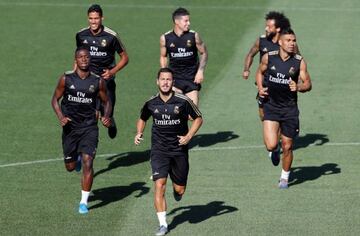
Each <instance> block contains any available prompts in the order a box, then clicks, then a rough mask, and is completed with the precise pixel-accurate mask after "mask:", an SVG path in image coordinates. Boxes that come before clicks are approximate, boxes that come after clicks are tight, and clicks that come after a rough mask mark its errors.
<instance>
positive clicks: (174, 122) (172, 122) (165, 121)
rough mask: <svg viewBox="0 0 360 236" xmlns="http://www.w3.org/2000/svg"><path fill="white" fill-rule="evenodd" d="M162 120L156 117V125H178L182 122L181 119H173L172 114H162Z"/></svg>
mask: <svg viewBox="0 0 360 236" xmlns="http://www.w3.org/2000/svg"><path fill="white" fill-rule="evenodd" d="M161 118H162V119H161V120H158V119H156V118H154V122H155V124H156V125H178V124H180V119H177V120H172V119H171V116H170V115H165V114H163V115H161Z"/></svg>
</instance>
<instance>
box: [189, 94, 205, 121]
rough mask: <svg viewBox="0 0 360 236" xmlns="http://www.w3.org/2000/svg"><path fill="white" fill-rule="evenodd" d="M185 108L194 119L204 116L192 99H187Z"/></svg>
mask: <svg viewBox="0 0 360 236" xmlns="http://www.w3.org/2000/svg"><path fill="white" fill-rule="evenodd" d="M185 109H186V112H187V114H188V115H190V116H191V118H193V119H194V120H195V119H196V118H198V117H202V114H201V112H200V110H199V108H198V107H197V106H196V105H195V104H194V103H193V102H192V101H191V100H190V99H189V100H186V105H185Z"/></svg>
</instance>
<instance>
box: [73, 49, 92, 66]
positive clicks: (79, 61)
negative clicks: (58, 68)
mask: <svg viewBox="0 0 360 236" xmlns="http://www.w3.org/2000/svg"><path fill="white" fill-rule="evenodd" d="M75 61H76V65H77V67H78V68H80V69H81V70H88V69H89V65H90V54H89V51H87V50H80V51H78V52H77V53H76V56H75Z"/></svg>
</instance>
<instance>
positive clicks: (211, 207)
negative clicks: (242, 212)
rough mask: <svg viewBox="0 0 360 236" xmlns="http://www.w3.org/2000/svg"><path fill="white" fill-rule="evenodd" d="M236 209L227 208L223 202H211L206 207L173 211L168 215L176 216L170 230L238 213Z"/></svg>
mask: <svg viewBox="0 0 360 236" xmlns="http://www.w3.org/2000/svg"><path fill="white" fill-rule="evenodd" d="M237 210H238V209H237V208H236V207H232V206H226V205H224V202H222V201H213V202H209V203H208V204H206V205H191V206H185V207H179V208H176V209H173V210H172V211H171V212H170V213H169V214H168V215H173V214H175V213H177V212H179V211H180V212H181V213H180V214H178V215H176V216H175V217H174V219H173V220H172V222H171V223H170V225H169V230H171V229H175V228H176V226H178V225H180V224H182V223H184V222H186V221H188V222H189V223H190V224H197V223H200V222H202V221H205V220H207V219H209V218H211V217H215V216H219V215H223V214H227V213H231V212H234V211H237Z"/></svg>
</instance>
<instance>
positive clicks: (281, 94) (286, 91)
mask: <svg viewBox="0 0 360 236" xmlns="http://www.w3.org/2000/svg"><path fill="white" fill-rule="evenodd" d="M301 60H302V57H301V56H300V55H298V54H294V55H293V56H291V57H290V58H288V59H287V60H286V61H283V60H282V59H281V57H280V55H279V51H272V52H269V61H268V66H267V71H266V76H267V79H266V84H267V87H268V93H269V103H270V105H272V106H274V107H278V108H284V107H291V106H296V105H297V92H292V91H290V87H289V83H290V79H291V80H293V81H295V82H296V83H297V82H298V78H299V74H300V63H301Z"/></svg>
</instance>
